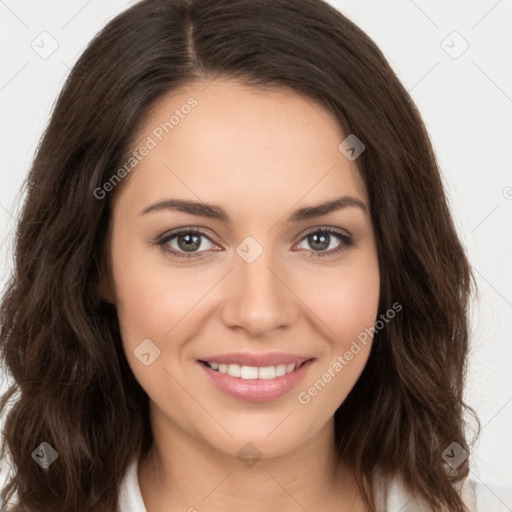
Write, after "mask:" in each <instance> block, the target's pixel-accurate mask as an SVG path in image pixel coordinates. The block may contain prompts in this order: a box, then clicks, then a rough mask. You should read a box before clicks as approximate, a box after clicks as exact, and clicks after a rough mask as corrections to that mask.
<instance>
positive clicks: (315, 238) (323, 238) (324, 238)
mask: <svg viewBox="0 0 512 512" xmlns="http://www.w3.org/2000/svg"><path fill="white" fill-rule="evenodd" d="M328 238H329V235H327V234H322V235H318V234H314V235H310V243H311V247H313V249H318V250H325V249H327V247H329V242H328ZM311 240H312V241H311ZM319 240H320V241H319ZM318 244H320V246H318Z"/></svg>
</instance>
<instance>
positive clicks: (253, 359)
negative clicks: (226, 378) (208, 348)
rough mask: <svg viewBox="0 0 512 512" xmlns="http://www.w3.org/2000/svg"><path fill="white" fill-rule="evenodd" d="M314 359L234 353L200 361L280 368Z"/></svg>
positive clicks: (275, 354)
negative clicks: (281, 365)
mask: <svg viewBox="0 0 512 512" xmlns="http://www.w3.org/2000/svg"><path fill="white" fill-rule="evenodd" d="M309 359H313V358H312V357H304V356H300V355H297V354H285V353H283V352H272V353H268V354H249V353H248V352H233V353H230V354H218V355H214V356H210V357H205V358H203V359H200V361H202V362H204V363H220V364H238V365H240V366H260V367H265V366H278V365H280V364H286V365H288V364H292V363H294V364H295V366H299V365H301V364H302V363H304V362H305V361H308V360H309Z"/></svg>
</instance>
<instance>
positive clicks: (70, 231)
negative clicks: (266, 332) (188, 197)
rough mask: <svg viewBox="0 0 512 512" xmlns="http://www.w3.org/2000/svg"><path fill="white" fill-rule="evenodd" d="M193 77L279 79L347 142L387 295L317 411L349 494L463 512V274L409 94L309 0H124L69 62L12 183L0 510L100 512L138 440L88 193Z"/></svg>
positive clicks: (106, 214) (146, 430)
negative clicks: (373, 492)
mask: <svg viewBox="0 0 512 512" xmlns="http://www.w3.org/2000/svg"><path fill="white" fill-rule="evenodd" d="M213 77H227V78H232V79H235V80H238V81H239V82H240V83H243V84H247V85H251V86H254V87H266V86H268V87H285V88H288V89H292V90H294V91H295V92H297V93H300V94H302V95H303V96H304V97H305V98H310V99H311V100H314V101H316V102H318V103H319V104H321V105H323V106H324V107H325V108H326V109H328V110H329V111H330V112H332V113H333V115H334V116H335V118H336V119H337V120H338V121H339V124H340V127H341V128H342V129H343V131H344V132H345V133H346V134H355V135H356V136H357V137H358V138H359V139H360V140H361V141H363V143H364V144H365V147H366V149H365V151H364V152H363V153H362V154H361V156H360V157H359V158H358V160H357V163H358V166H359V168H360V172H361V175H362V177H363V179H364V182H365V184H366V187H367V190H368V194H369V199H370V205H371V215H372V219H373V223H374V230H375V236H376V242H377V247H378V256H379V265H380V275H381V290H380V304H379V309H380V313H383V312H385V311H387V310H388V309H389V308H391V305H392V304H393V303H395V302H398V303H399V304H401V305H402V306H403V310H402V311H401V313H400V314H399V315H397V316H396V318H395V319H394V320H393V321H392V322H389V323H388V324H387V325H386V327H385V328H384V329H382V330H380V331H379V332H377V333H376V334H375V338H374V344H373V347H372V350H371V354H370V357H369V360H368V363H367V366H366V367H365V369H364V371H363V373H362V375H361V377H360V379H359V380H358V381H357V383H356V384H355V387H354V388H353V389H352V391H351V393H350V394H349V396H348V397H347V399H346V400H345V401H344V403H343V404H342V405H341V406H340V407H339V409H338V410H337V411H336V413H335V425H336V440H337V445H338V446H339V454H340V456H342V457H343V459H344V460H345V461H346V462H347V463H348V464H349V466H350V468H351V469H352V470H353V471H354V474H355V475H356V477H357V480H358V482H359V485H360V487H361V490H362V492H366V484H365V482H367V481H369V479H370V477H371V476H372V475H373V474H375V473H374V472H375V471H376V470H377V469H379V470H380V471H381V472H382V475H383V476H384V477H391V476H394V475H399V476H401V477H402V478H403V479H404V481H405V482H406V484H407V485H408V487H409V488H410V490H411V491H412V492H413V493H415V494H417V495H420V496H422V497H423V498H424V499H425V500H426V501H427V502H428V503H430V505H431V506H432V508H433V509H434V510H441V508H442V507H445V508H447V509H449V510H451V511H455V512H462V511H464V510H465V508H464V505H463V503H462V501H461V498H460V497H459V494H458V492H457V490H456V488H457V485H456V484H458V483H460V482H462V480H463V479H464V478H465V477H466V476H467V475H468V472H469V459H467V460H465V461H464V462H463V463H462V464H461V465H460V466H459V467H458V468H457V470H451V469H450V468H449V467H448V466H447V464H446V463H445V462H444V460H443V458H442V456H441V453H442V452H443V450H444V449H445V448H447V447H448V446H449V445H450V444H451V443H452V442H457V443H459V445H460V446H461V447H462V448H463V449H464V450H466V451H469V449H470V447H469V443H468V442H467V441H466V436H467V433H466V426H467V425H468V424H469V423H467V420H468V418H467V417H466V416H467V415H468V413H469V414H470V415H472V416H473V417H475V416H474V412H473V411H472V410H471V409H470V408H469V407H467V406H466V404H465V403H464V402H463V386H464V377H465V369H466V360H467V353H468V303H469V299H470V295H471V292H472V290H473V288H474V289H475V290H476V285H475V280H474V277H473V275H472V272H471V269H470V266H469V263H468V260H467V259H466V256H465V253H464V249H463V247H462V245H461V243H460V241H459V239H458V236H457V233H456V229H455V227H454V223H453V221H452V218H451V215H450V211H449V208H448V205H447V200H446V196H445V192H444V189H443V185H442V181H441V177H440V172H439V169H438V164H437V162H436V158H435V155H434V152H433V149H432V145H431V142H430V140H429V137H428V134H427V131H426V129H425V126H424V124H423V122H422V120H421V117H420V114H419V113H418V110H417V108H416V107H415V105H414V103H413V101H412V100H411V97H410V96H409V94H408V93H407V91H406V90H405V89H404V87H403V86H402V85H401V83H400V82H399V80H398V78H397V77H396V75H395V74H394V72H393V71H392V69H391V68H390V66H389V64H388V63H387V61H386V59H385V58H384V56H383V54H382V53H381V52H380V50H379V49H378V48H377V46H376V45H375V44H374V43H373V41H372V40H371V39H370V38H369V37H368V36H367V35H366V34H365V33H364V32H363V31H362V30H361V29H359V28H358V27H357V26H356V25H354V23H352V22H351V21H349V20H348V19H347V18H346V17H344V16H343V15H342V14H341V13H340V12H338V11H337V10H336V9H335V8H334V7H332V6H330V5H329V4H327V3H325V2H323V1H321V0H144V1H141V2H139V3H137V4H135V5H134V6H132V7H131V8H129V9H127V10H126V11H124V12H123V13H121V14H120V15H118V16H117V17H116V18H114V19H113V20H112V21H110V22H109V23H108V24H107V25H106V27H105V28H104V29H103V30H102V31H101V32H100V33H99V34H98V35H97V36H96V37H95V38H94V39H93V41H92V42H91V43H90V44H89V46H88V47H87V49H86V50H85V52H84V53H83V55H82V56H81V57H80V58H79V60H78V62H77V63H76V65H75V66H74V68H73V70H72V71H71V73H70V75H69V77H68V79H67V81H66V83H65V85H64V88H63V90H62V92H61V94H60V96H59V98H58V101H57V103H56V104H55V107H54V110H53V113H52V116H51V119H50V122H49V124H48V127H47V129H46V132H45V133H44V136H43V138H42V140H41V143H40V146H39V148H38V151H37V154H36V156H35V158H34V161H33V164H32V167H31V169H30V173H29V175H28V178H27V181H26V183H25V185H26V190H27V196H26V200H25V203H24V207H23V210H22V214H21V218H20V219H19V224H18V228H17V233H16V245H15V266H14V272H13V275H12V277H11V279H10V281H9V283H8V286H7V288H6V290H5V292H4V295H3V299H2V303H1V315H2V325H1V337H0V349H1V357H2V359H1V360H2V363H3V364H4V366H5V368H6V370H7V372H8V373H10V375H11V376H12V378H13V380H14V382H13V384H12V385H11V386H10V387H9V388H8V391H7V392H6V393H5V394H4V395H3V396H2V400H1V402H0V411H2V412H3V411H4V410H5V409H6V408H7V405H8V404H9V402H13V403H12V407H11V408H10V410H9V412H8V414H7V415H6V420H5V432H4V439H3V443H2V457H4V453H5V449H6V448H7V449H8V452H9V455H10V458H11V464H10V466H11V467H12V468H13V470H14V471H13V473H12V474H11V475H10V478H9V480H8V484H7V486H6V487H5V489H4V490H3V493H2V500H3V504H4V506H5V505H6V503H7V500H8V499H9V498H10V497H11V496H12V495H13V494H14V493H16V494H17V498H18V503H19V507H17V508H15V509H14V510H15V511H18V510H19V511H21V510H23V511H30V512H34V511H44V512H49V511H51V512H53V511H55V512H57V511H59V512H60V511H62V510H73V511H77V512H92V511H94V512H107V511H108V512H110V511H112V510H114V509H115V507H116V506H117V498H118V492H119V486H120V482H121V480H122V478H123V476H124V473H125V471H126V469H127V467H128V464H129V462H130V461H131V459H132V457H134V456H136V455H139V456H141V455H145V454H146V453H147V451H148V449H149V447H150V446H151V442H152V435H151V429H150V424H149V419H148V417H149V415H148V396H147V394H146V393H145V392H144V390H143V389H142V388H141V386H140V385H139V384H138V382H137V381H136V380H135V378H134V376H133V374H132V372H131V370H130V368H129V366H128V363H127V360H126V357H125V355H124V353H123V349H122V345H121V336H120V329H119V324H118V319H117V316H116V311H115V308H114V306H112V305H111V304H108V303H107V302H105V301H104V300H103V299H102V298H101V294H100V293H99V282H100V278H101V276H102V272H103V269H104V267H105V266H104V259H105V251H106V248H105V240H106V233H107V230H108V226H109V221H110V208H111V200H112V195H113V194H107V195H106V197H104V198H102V199H98V197H97V195H98V194H95V193H94V191H95V190H97V189H98V188H101V187H102V186H103V184H104V183H106V182H107V181H108V180H109V179H110V178H111V177H112V175H113V173H114V171H115V170H116V169H119V168H120V167H121V166H122V164H123V162H125V161H126V156H127V155H129V154H130V151H133V148H131V147H130V144H131V143H132V142H133V140H134V135H135V134H136V130H137V127H138V126H139V123H140V122H141V120H142V119H144V116H145V115H147V113H148V112H149V109H150V108H152V107H153V106H154V105H155V102H156V101H157V100H158V99H160V98H161V97H162V96H163V95H165V94H168V93H169V92H171V91H173V90H177V89H178V88H179V87H181V86H183V85H186V84H189V83H192V82H194V81H196V80H198V79H204V78H207V79H210V78H213ZM340 142H341V141H340ZM134 172H136V170H135V171H134ZM114 192H115V191H114ZM475 419H476V417H475ZM476 423H478V421H477V422H476ZM477 430H478V429H477ZM43 442H46V443H48V444H49V445H50V446H51V447H52V448H53V449H55V450H56V452H57V453H58V458H57V460H56V461H55V462H54V463H53V464H51V465H50V466H49V467H48V468H47V469H46V470H43V469H42V468H41V467H40V466H39V465H38V464H36V463H35V462H34V460H33V457H32V454H33V452H34V450H35V449H36V448H37V447H38V446H39V445H40V444H41V443H43ZM42 475H43V476H42Z"/></svg>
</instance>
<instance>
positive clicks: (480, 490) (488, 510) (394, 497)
mask: <svg viewBox="0 0 512 512" xmlns="http://www.w3.org/2000/svg"><path fill="white" fill-rule="evenodd" d="M373 492H374V501H375V507H376V509H375V510H376V512H432V509H431V507H429V506H428V505H427V504H426V503H425V502H424V501H423V500H422V499H421V498H419V497H417V496H415V495H414V494H413V493H412V492H411V491H410V490H409V489H408V488H407V487H406V486H405V485H404V483H403V481H402V479H401V478H399V477H394V478H392V479H391V480H389V481H387V482H385V481H384V480H383V479H381V478H380V475H379V474H377V475H376V476H375V478H374V480H373ZM460 495H461V497H462V500H463V502H464V504H465V505H466V507H467V509H468V511H469V512H512V489H505V488H500V487H495V486H491V485H487V484H485V483H483V482H476V481H475V480H473V479H471V478H466V480H465V481H464V482H463V483H462V485H461V486H460Z"/></svg>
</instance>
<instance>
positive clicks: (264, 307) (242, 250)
mask: <svg viewBox="0 0 512 512" xmlns="http://www.w3.org/2000/svg"><path fill="white" fill-rule="evenodd" d="M260 239H261V237H260ZM265 240H266V241H267V242H266V244H267V245H268V246H267V247H264V245H263V244H261V243H260V242H259V241H258V240H256V238H254V237H252V236H248V237H246V238H245V239H244V240H243V241H242V242H241V243H240V244H239V245H238V246H237V248H236V257H235V260H234V268H233V272H232V273H231V278H230V282H229V283H230V284H229V286H230V290H229V293H228V296H227V299H226V303H225V304H224V312H223V319H224V322H225V323H226V324H227V325H229V326H231V327H233V326H240V327H243V328H245V329H246V330H248V331H250V332H251V334H253V335H255V334H259V335H261V334H263V333H264V332H266V331H271V330H274V329H276V328H278V327H283V326H285V325H287V324H289V323H290V322H291V321H292V315H293V313H294V312H293V309H294V306H293V294H292V293H291V292H290V291H289V290H288V288H287V287H286V285H285V284H284V283H283V281H285V282H286V278H285V275H284V274H283V273H282V272H281V271H280V270H279V269H280V265H279V262H278V261H277V260H278V258H277V257H276V251H274V250H273V248H272V247H271V246H270V242H269V240H270V237H266V238H265ZM281 279H282V280H283V281H282V280H281Z"/></svg>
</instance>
